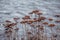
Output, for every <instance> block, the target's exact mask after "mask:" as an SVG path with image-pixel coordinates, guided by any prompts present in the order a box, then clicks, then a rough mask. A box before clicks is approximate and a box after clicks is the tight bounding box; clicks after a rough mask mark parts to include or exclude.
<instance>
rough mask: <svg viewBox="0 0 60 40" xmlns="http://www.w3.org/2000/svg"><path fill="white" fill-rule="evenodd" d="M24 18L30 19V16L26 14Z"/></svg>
mask: <svg viewBox="0 0 60 40" xmlns="http://www.w3.org/2000/svg"><path fill="white" fill-rule="evenodd" d="M22 19H24V20H25V19H30V16H25V17H23V18H22Z"/></svg>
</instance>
